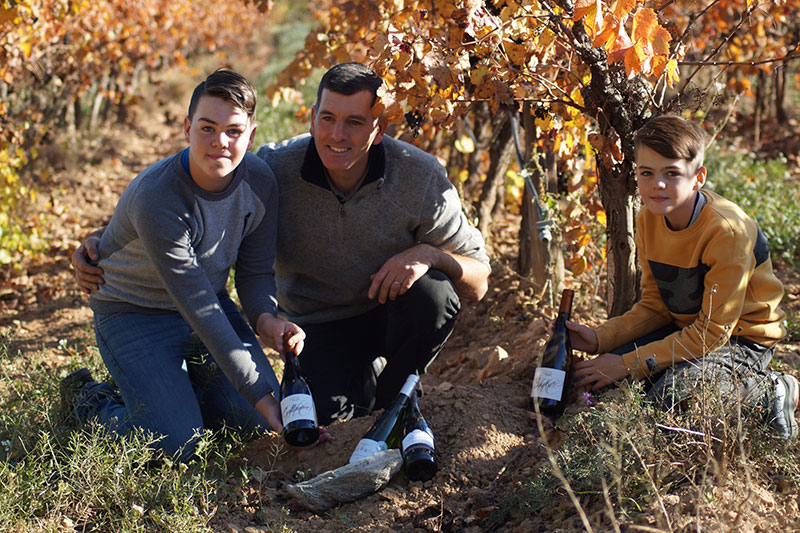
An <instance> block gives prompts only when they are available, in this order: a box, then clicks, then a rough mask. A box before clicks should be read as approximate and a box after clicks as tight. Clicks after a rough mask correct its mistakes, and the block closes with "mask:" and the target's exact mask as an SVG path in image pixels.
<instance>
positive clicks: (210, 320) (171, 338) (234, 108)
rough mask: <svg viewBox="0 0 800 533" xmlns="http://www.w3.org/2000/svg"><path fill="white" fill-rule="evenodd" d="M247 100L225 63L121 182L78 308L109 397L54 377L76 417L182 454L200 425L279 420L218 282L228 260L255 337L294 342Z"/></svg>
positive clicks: (271, 383) (272, 211) (254, 349)
mask: <svg viewBox="0 0 800 533" xmlns="http://www.w3.org/2000/svg"><path fill="white" fill-rule="evenodd" d="M255 107H256V93H255V90H254V88H253V87H252V85H250V83H249V82H248V81H247V80H246V79H244V78H243V77H242V76H240V75H239V74H237V73H235V72H233V71H231V70H228V69H219V70H217V71H216V72H214V73H213V74H211V75H210V76H209V77H208V78H207V79H206V80H205V81H203V82H202V83H200V84H199V85H198V86H197V87H196V88H195V90H194V93H193V95H192V99H191V103H190V104H189V112H188V115H187V117H186V119H185V120H184V134H185V137H186V141H187V142H188V144H189V147H188V148H187V149H184V150H182V151H180V152H178V153H176V154H174V155H172V156H170V157H168V158H166V159H164V160H162V161H159V162H158V163H155V164H154V165H151V166H150V167H148V168H147V169H145V170H144V171H143V172H142V173H141V174H139V175H138V176H137V177H136V178H135V179H134V180H133V181H132V182H131V183H130V185H128V187H127V188H126V189H125V191H124V192H123V194H122V196H121V197H120V200H119V202H118V203H117V206H116V208H115V209H114V215H113V217H112V218H111V222H110V223H109V225H108V227H107V228H106V230H105V231H104V232H103V234H102V237H101V240H100V242H99V246H98V252H99V254H98V255H99V263H98V266H100V267H101V268H102V269H103V271H104V274H105V283H104V284H103V285H102V286H101V287H100V288H99V290H97V291H95V292H93V293H92V296H91V301H90V305H91V308H92V311H93V312H94V326H95V333H96V336H97V346H98V348H99V350H100V354H101V356H102V357H103V361H104V362H105V364H106V367H107V368H108V370H109V372H110V373H111V376H112V377H113V378H114V382H115V383H116V385H117V387H118V388H119V391H120V394H117V393H116V391H114V390H113V389H112V388H111V387H110V386H109V385H108V384H105V383H98V382H95V381H94V380H93V379H92V377H91V375H90V374H89V371H88V370H86V369H81V370H78V371H76V372H73V373H72V374H71V375H69V376H67V378H65V380H64V381H63V382H62V387H61V390H62V401H63V402H64V403H65V404H66V408H67V409H68V410H72V409H73V408H74V413H75V415H76V416H77V418H78V419H79V420H80V421H82V422H83V421H85V420H87V419H89V418H96V419H97V420H98V421H99V422H101V423H102V424H104V425H106V426H107V427H109V429H111V430H113V431H115V432H117V433H120V434H124V433H127V432H129V431H131V430H132V429H134V428H141V429H144V430H146V431H149V432H151V433H153V434H155V435H156V436H157V437H158V439H159V440H158V441H157V444H156V446H157V447H159V448H161V449H163V450H164V451H165V452H166V453H168V454H170V455H178V456H179V457H180V458H182V459H186V458H188V457H190V456H191V455H192V454H193V452H194V447H195V444H196V441H197V438H198V434H199V433H200V432H201V431H202V430H203V429H204V427H220V426H222V425H223V424H225V425H230V426H242V427H246V428H254V427H259V426H260V427H264V428H269V427H272V428H275V429H277V428H280V427H281V417H280V408H279V405H278V402H277V400H276V398H275V397H274V396H273V392H274V391H276V390H277V388H278V382H277V380H276V378H275V374H274V372H273V371H272V368H271V366H270V364H269V361H268V360H267V358H266V357H265V356H264V353H263V352H262V351H261V348H260V346H259V343H258V341H257V339H256V337H255V335H253V332H252V331H251V330H250V328H249V327H248V325H247V323H246V322H245V321H244V319H243V318H242V316H241V315H240V314H239V311H238V309H237V308H236V306H235V304H234V303H233V302H232V301H231V299H230V298H229V297H228V295H227V292H226V282H227V279H228V272H229V270H230V268H231V266H234V265H235V270H236V278H235V281H236V288H237V292H238V294H239V297H240V300H241V303H242V307H243V308H244V311H245V313H246V315H247V317H248V318H249V320H250V324H251V325H252V326H253V328H254V329H255V330H256V332H257V333H258V335H259V336H260V337H261V338H262V339H263V340H264V342H266V343H267V344H268V345H270V346H272V347H273V348H275V349H277V350H279V351H282V350H283V345H282V340H283V337H284V335H286V336H287V337H290V339H289V345H290V346H291V347H292V348H293V349H295V350H296V351H300V350H301V349H302V339H303V336H304V334H303V332H302V330H301V329H300V328H299V327H298V326H296V325H295V324H292V323H290V322H286V321H285V320H282V319H280V318H278V317H277V316H276V315H277V302H276V299H275V279H274V271H273V268H272V263H273V259H274V257H275V239H276V231H277V230H276V227H277V215H278V188H277V182H276V180H275V176H274V174H273V173H272V171H271V170H270V168H269V167H268V166H267V165H266V164H265V163H264V162H263V161H262V160H260V159H259V158H257V157H255V156H254V155H252V154H249V153H248V150H249V149H250V147H251V145H252V143H253V135H254V132H255V128H256V126H255V124H254V122H253V119H254V115H255ZM208 354H210V356H211V357H209V355H208ZM323 440H324V439H323Z"/></svg>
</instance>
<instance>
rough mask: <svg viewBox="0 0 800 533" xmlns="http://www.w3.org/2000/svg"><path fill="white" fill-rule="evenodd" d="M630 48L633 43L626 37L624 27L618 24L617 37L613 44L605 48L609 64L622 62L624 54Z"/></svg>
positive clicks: (626, 33)
mask: <svg viewBox="0 0 800 533" xmlns="http://www.w3.org/2000/svg"><path fill="white" fill-rule="evenodd" d="M632 46H633V42H632V41H631V38H630V37H629V36H628V32H626V31H625V27H624V26H623V25H622V24H620V25H619V26H617V36H616V38H615V39H614V41H613V43H611V44H610V46H607V47H606V52H607V53H608V61H609V63H617V62H619V61H622V60H623V59H624V58H625V54H626V53H627V52H628V50H629V49H630V48H631V47H632Z"/></svg>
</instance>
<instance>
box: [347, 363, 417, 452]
mask: <svg viewBox="0 0 800 533" xmlns="http://www.w3.org/2000/svg"><path fill="white" fill-rule="evenodd" d="M418 381H419V377H418V376H417V375H416V374H410V375H409V376H408V379H406V382H405V383H404V384H403V387H402V388H401V389H400V392H399V393H397V397H396V398H395V399H394V401H393V402H392V405H390V406H389V407H388V408H386V409H384V411H383V412H382V413H381V414H380V416H378V418H376V419H375V422H373V424H372V427H370V428H369V430H368V431H367V433H366V434H365V435H364V437H363V438H362V439H361V440H360V441H358V444H357V445H356V449H355V450H353V453H352V455H350V460H349V461H348V463H355V462H357V461H360V460H362V459H366V458H367V457H369V456H371V455H375V454H376V453H378V452H382V451H384V450H388V449H389V448H398V447H399V446H400V439H401V438H402V432H403V420H404V415H405V414H406V406H407V405H408V402H409V399H410V398H411V395H412V393H413V392H414V389H415V388H416V386H417V382H418Z"/></svg>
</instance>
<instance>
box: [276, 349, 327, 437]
mask: <svg viewBox="0 0 800 533" xmlns="http://www.w3.org/2000/svg"><path fill="white" fill-rule="evenodd" d="M284 352H285V354H286V363H285V364H284V367H283V379H282V380H281V416H282V417H283V438H284V440H286V442H287V443H288V444H289V445H291V446H309V445H311V444H314V443H315V442H317V439H318V438H319V425H318V424H317V410H316V407H315V406H314V398H313V397H312V396H311V389H310V388H309V386H308V382H307V381H306V379H305V377H303V374H302V372H301V370H300V364H299V362H298V361H297V355H296V354H295V353H294V352H293V351H291V350H289V349H288V346H286V344H285V342H284Z"/></svg>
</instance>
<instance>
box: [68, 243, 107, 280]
mask: <svg viewBox="0 0 800 533" xmlns="http://www.w3.org/2000/svg"><path fill="white" fill-rule="evenodd" d="M100 235H102V232H101V231H96V232H94V233H92V234H91V235H89V236H88V237H86V238H85V239H84V240H83V242H82V243H81V245H80V246H78V249H77V250H75V251H74V252H72V268H73V270H74V271H75V272H74V276H75V280H76V281H77V282H78V287H80V289H81V290H82V291H83V292H85V293H86V294H90V293H91V292H92V291H96V290H98V289H99V288H100V285H102V284H104V283H105V280H104V279H103V269H102V268H100V267H96V266H94V265H92V264H91V263H96V262H97V261H98V260H99V259H100V254H99V253H98V252H97V246H98V245H99V244H100Z"/></svg>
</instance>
